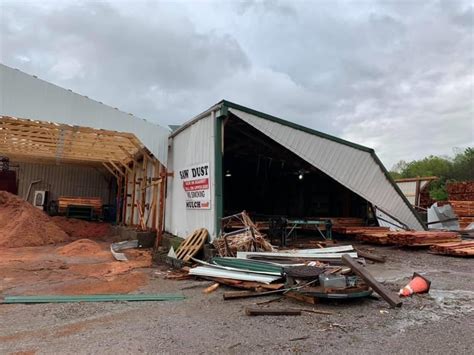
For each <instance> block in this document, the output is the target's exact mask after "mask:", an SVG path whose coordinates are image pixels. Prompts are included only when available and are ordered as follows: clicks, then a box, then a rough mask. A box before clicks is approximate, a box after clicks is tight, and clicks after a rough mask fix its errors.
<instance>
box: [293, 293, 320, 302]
mask: <svg viewBox="0 0 474 355" xmlns="http://www.w3.org/2000/svg"><path fill="white" fill-rule="evenodd" d="M285 297H288V298H292V299H295V300H297V301H301V302H305V303H309V304H316V303H318V299H317V298H316V297H313V296H307V295H303V294H301V293H299V292H295V291H288V292H286V293H285Z"/></svg>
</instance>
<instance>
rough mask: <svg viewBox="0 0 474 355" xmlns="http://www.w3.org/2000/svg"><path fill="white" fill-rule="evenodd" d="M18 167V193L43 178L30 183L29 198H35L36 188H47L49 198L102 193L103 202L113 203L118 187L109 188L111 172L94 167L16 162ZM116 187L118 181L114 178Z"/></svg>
mask: <svg viewBox="0 0 474 355" xmlns="http://www.w3.org/2000/svg"><path fill="white" fill-rule="evenodd" d="M12 165H18V168H15V170H16V172H17V180H18V195H19V196H21V197H25V195H26V193H27V192H28V188H29V186H30V183H31V182H32V181H35V180H41V182H39V183H37V184H34V185H33V186H32V187H31V191H30V195H29V199H28V200H29V201H30V202H33V196H34V193H35V191H36V190H47V191H49V193H50V197H49V199H50V200H57V199H58V197H59V196H81V197H100V198H102V202H103V203H104V204H108V203H113V202H114V201H113V199H114V197H115V190H112V192H111V193H110V191H109V186H110V185H109V182H110V181H111V179H112V177H111V175H110V174H109V173H108V172H105V171H100V170H98V169H96V168H93V167H88V166H78V165H68V164H61V165H53V164H34V163H23V162H20V163H16V162H12ZM111 183H112V184H113V185H112V187H113V188H115V181H111Z"/></svg>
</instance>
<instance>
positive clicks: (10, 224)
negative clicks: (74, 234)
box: [0, 191, 69, 248]
mask: <svg viewBox="0 0 474 355" xmlns="http://www.w3.org/2000/svg"><path fill="white" fill-rule="evenodd" d="M68 239H69V238H68V235H67V234H66V232H64V231H63V230H62V229H61V228H59V227H58V226H57V225H56V224H55V223H54V222H53V221H52V220H51V218H50V217H49V216H48V215H47V214H46V213H44V212H43V211H41V210H40V209H38V208H36V207H33V205H31V204H30V203H28V202H26V201H24V200H23V199H22V198H20V197H18V196H16V195H13V194H11V193H9V192H6V191H0V247H7V248H15V247H26V246H31V247H33V246H41V245H47V244H55V243H61V242H64V241H67V240H68Z"/></svg>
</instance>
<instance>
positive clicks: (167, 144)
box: [0, 65, 424, 238]
mask: <svg viewBox="0 0 474 355" xmlns="http://www.w3.org/2000/svg"><path fill="white" fill-rule="evenodd" d="M0 83H1V95H0V155H1V156H3V157H7V158H8V160H9V165H10V170H14V171H15V173H16V177H15V182H14V185H15V186H14V188H15V189H16V193H19V194H20V195H21V196H23V197H25V198H27V199H29V200H30V201H32V202H33V198H34V196H35V191H43V190H44V191H48V193H49V197H50V199H58V198H59V197H61V196H76V197H84V198H87V197H100V200H101V201H102V203H103V204H104V205H110V206H112V207H113V210H114V211H115V216H114V218H113V221H114V222H115V223H118V224H122V225H128V226H138V227H140V228H142V229H144V228H149V229H152V230H156V231H157V232H158V235H160V234H161V233H162V232H164V231H166V232H169V233H171V234H173V235H176V236H179V237H182V238H185V237H186V236H188V235H189V234H190V233H192V231H194V230H195V229H197V228H207V229H208V231H209V233H210V235H211V238H215V237H216V236H217V235H219V233H220V226H221V218H222V217H223V216H225V215H229V214H233V213H237V212H240V211H242V210H246V211H248V212H249V213H250V214H251V215H252V216H255V217H259V218H267V217H268V216H276V215H277V216H285V217H291V218H298V219H304V220H310V219H318V218H324V217H354V218H361V219H364V220H367V219H368V218H369V217H370V215H372V216H377V217H379V223H382V221H383V223H387V221H388V223H389V224H391V225H396V226H400V227H405V228H410V229H415V230H421V229H424V225H423V223H422V221H421V220H420V218H419V216H418V215H417V214H416V212H415V211H414V210H413V208H412V206H411V205H410V203H409V202H408V201H407V199H406V198H405V196H404V195H403V194H402V193H401V191H400V190H399V188H398V187H397V185H396V184H395V183H394V182H393V180H392V179H391V177H390V176H389V174H388V172H387V170H386V169H385V167H384V166H383V164H382V163H381V162H380V160H379V159H378V158H377V156H376V154H375V152H374V151H373V150H372V149H370V148H367V147H364V146H361V145H357V144H354V143H351V142H348V141H345V140H342V139H339V138H336V137H333V136H330V135H327V134H324V133H321V132H318V131H315V130H312V129H309V128H306V127H303V126H300V125H297V124H294V123H292V122H289V121H285V120H283V119H280V118H277V117H274V116H270V115H268V114H264V113H262V112H258V111H255V110H252V109H249V108H246V107H243V106H240V105H237V104H234V103H231V102H228V101H221V102H219V103H218V104H216V105H214V106H212V107H211V108H209V109H208V110H206V111H205V112H203V113H202V114H200V115H198V116H196V117H195V118H193V119H191V120H190V121H189V122H187V123H185V124H183V125H181V126H179V127H178V128H177V129H176V130H175V131H173V132H171V131H170V130H168V129H166V128H164V127H161V126H159V125H157V124H153V123H150V122H147V121H145V120H142V119H140V118H138V117H135V116H133V115H130V114H127V113H124V112H121V111H119V110H117V109H115V108H112V107H109V106H106V105H104V104H102V103H100V102H97V101H94V100H91V99H89V98H87V97H85V96H81V95H78V94H76V93H73V92H72V91H70V90H66V89H63V88H60V87H58V86H56V85H53V84H50V83H48V82H45V81H43V80H40V79H38V78H36V77H34V76H31V75H28V74H25V73H23V72H21V71H19V70H16V69H12V68H9V67H7V66H4V65H0ZM30 190H31V191H30ZM40 207H42V206H40Z"/></svg>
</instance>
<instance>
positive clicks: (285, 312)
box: [245, 307, 301, 316]
mask: <svg viewBox="0 0 474 355" xmlns="http://www.w3.org/2000/svg"><path fill="white" fill-rule="evenodd" d="M245 314H246V315H248V316H300V315H301V310H299V309H289V308H288V309H287V308H282V309H269V308H251V307H246V308H245Z"/></svg>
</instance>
